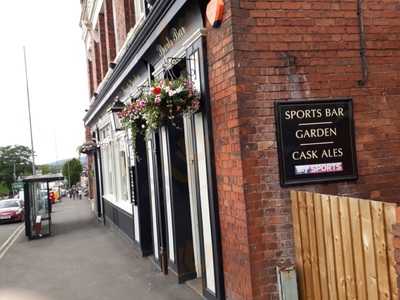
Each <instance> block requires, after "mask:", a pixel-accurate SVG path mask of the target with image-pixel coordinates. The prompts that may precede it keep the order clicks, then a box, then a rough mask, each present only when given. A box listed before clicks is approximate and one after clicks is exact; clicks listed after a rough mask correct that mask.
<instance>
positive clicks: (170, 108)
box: [143, 78, 200, 129]
mask: <svg viewBox="0 0 400 300" xmlns="http://www.w3.org/2000/svg"><path fill="white" fill-rule="evenodd" d="M144 97H145V101H146V106H145V108H144V113H143V117H144V119H145V120H146V122H147V125H148V128H151V129H157V128H159V127H160V126H161V124H162V123H163V122H171V123H172V124H173V125H174V124H175V122H174V119H175V118H176V117H177V116H181V115H183V114H190V113H195V112H197V111H198V110H199V108H200V97H199V95H198V93H197V92H196V91H195V90H194V89H193V85H192V82H191V81H190V80H188V79H186V78H179V79H174V80H157V81H153V82H152V84H151V87H150V89H149V90H148V91H147V93H145V95H144Z"/></svg>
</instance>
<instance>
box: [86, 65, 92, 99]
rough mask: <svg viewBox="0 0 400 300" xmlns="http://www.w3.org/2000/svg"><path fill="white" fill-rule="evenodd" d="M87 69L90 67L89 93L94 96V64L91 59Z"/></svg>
mask: <svg viewBox="0 0 400 300" xmlns="http://www.w3.org/2000/svg"><path fill="white" fill-rule="evenodd" d="M87 69H88V81H89V95H90V97H92V95H93V92H94V86H93V66H92V62H91V61H90V60H89V59H88V60H87Z"/></svg>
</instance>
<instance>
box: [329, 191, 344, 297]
mask: <svg viewBox="0 0 400 300" xmlns="http://www.w3.org/2000/svg"><path fill="white" fill-rule="evenodd" d="M338 200H339V199H338V197H336V196H330V197H329V201H330V205H331V215H332V234H333V246H334V252H335V266H336V284H337V290H338V297H339V299H346V279H345V275H344V263H343V249H342V232H341V228H340V217H339V201H338Z"/></svg>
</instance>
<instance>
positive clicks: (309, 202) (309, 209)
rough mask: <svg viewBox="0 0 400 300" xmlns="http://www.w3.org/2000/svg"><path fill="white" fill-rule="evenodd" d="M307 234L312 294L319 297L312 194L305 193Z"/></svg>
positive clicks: (316, 297) (319, 286)
mask: <svg viewBox="0 0 400 300" xmlns="http://www.w3.org/2000/svg"><path fill="white" fill-rule="evenodd" d="M306 205H307V222H308V234H309V239H310V257H311V271H312V279H313V288H314V293H313V294H314V295H313V297H314V298H313V299H321V285H320V283H319V266H318V249H317V238H316V233H315V214H314V199H313V194H312V193H310V192H307V193H306Z"/></svg>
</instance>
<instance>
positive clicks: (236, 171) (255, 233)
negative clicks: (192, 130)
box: [207, 0, 400, 299]
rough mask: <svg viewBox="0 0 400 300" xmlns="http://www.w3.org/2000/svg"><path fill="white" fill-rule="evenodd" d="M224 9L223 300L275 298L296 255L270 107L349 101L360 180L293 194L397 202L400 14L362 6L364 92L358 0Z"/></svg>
mask: <svg viewBox="0 0 400 300" xmlns="http://www.w3.org/2000/svg"><path fill="white" fill-rule="evenodd" d="M225 4H226V6H227V8H226V9H225V21H224V24H223V26H222V28H220V29H216V30H215V29H209V31H208V38H207V40H208V55H209V73H210V87H211V96H212V97H211V98H212V113H213V122H214V124H213V126H214V138H215V154H216V169H217V176H218V193H219V195H218V196H219V201H220V218H221V229H222V247H223V259H224V272H225V274H226V275H225V277H226V278H225V283H226V289H227V296H228V299H276V298H277V284H276V275H275V267H276V266H277V265H286V264H291V263H293V260H294V252H293V234H292V224H291V211H290V203H289V189H283V188H281V187H280V186H279V172H278V157H277V150H276V138H275V125H274V122H275V117H274V110H273V104H274V101H276V100H287V99H290V100H293V99H312V98H335V97H352V98H353V103H354V116H355V127H356V144H357V156H358V168H359V177H360V178H359V180H358V181H357V182H341V183H330V184H319V185H308V186H301V187H296V188H300V189H302V190H310V191H315V192H320V193H329V194H339V195H349V196H354V197H360V198H367V199H374V200H384V201H392V202H398V201H399V196H398V195H399V194H400V185H399V184H398V182H399V181H400V156H399V155H398V152H399V150H400V137H399V135H398V132H399V129H400V111H399V109H400V102H399V100H400V88H398V86H399V84H400V77H399V75H398V70H399V69H400V50H399V49H400V47H399V46H400V39H399V34H398V32H399V28H400V18H398V10H399V9H400V6H399V4H398V3H397V2H396V1H392V0H389V1H387V2H384V3H383V2H378V1H368V2H365V4H364V5H365V7H364V14H365V31H366V45H367V58H368V64H369V80H368V81H367V83H366V85H365V86H364V87H360V86H359V85H358V83H357V82H358V80H360V79H361V78H362V74H361V65H360V57H359V33H358V19H357V2H356V1H351V2H350V1H342V2H337V1H324V2H320V1H302V2H293V1H279V2H270V1H250V0H248V1H239V0H227V1H225ZM246 241H248V244H246ZM241 270H242V271H243V273H242V272H241V273H238V272H239V271H241ZM246 270H249V272H250V274H251V276H250V278H251V281H250V282H249V275H247V274H245V273H244V272H246ZM235 272H236V273H235ZM237 274H243V275H242V276H241V277H244V278H243V280H244V281H243V282H244V284H243V285H244V286H241V284H240V282H242V281H241V280H239V279H236V278H234V276H237ZM237 277H238V276H237ZM239 281H240V282H239Z"/></svg>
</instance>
